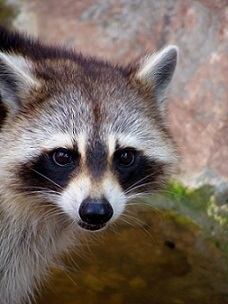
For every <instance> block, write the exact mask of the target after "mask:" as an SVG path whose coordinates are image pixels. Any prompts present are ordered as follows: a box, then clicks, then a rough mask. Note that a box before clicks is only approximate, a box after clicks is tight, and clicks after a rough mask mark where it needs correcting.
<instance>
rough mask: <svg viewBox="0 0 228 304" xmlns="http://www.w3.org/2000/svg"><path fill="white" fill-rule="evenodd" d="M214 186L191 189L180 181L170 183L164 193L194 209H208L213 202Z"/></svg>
mask: <svg viewBox="0 0 228 304" xmlns="http://www.w3.org/2000/svg"><path fill="white" fill-rule="evenodd" d="M213 193H214V187H213V186H210V185H204V186H201V187H200V188H198V189H190V188H188V187H185V186H183V185H181V184H180V183H171V182H170V183H169V184H168V188H167V191H166V192H165V193H164V195H165V196H166V197H167V198H169V199H171V200H174V201H178V202H180V203H181V204H183V205H184V206H186V207H188V208H190V209H191V210H194V211H206V210H207V209H208V207H209V206H210V204H211V196H212V195H213Z"/></svg>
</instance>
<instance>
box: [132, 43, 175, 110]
mask: <svg viewBox="0 0 228 304" xmlns="http://www.w3.org/2000/svg"><path fill="white" fill-rule="evenodd" d="M178 53H179V49H178V47H177V46H175V45H170V46H168V47H166V48H164V49H163V50H161V51H160V52H158V53H155V54H153V55H151V56H146V57H144V58H142V59H141V60H140V61H139V67H138V70H137V72H136V75H135V77H136V79H137V80H138V81H140V82H141V83H142V84H143V85H144V86H145V85H146V87H148V88H149V89H151V90H153V91H154V92H155V95H156V98H157V101H158V104H159V105H160V106H161V104H162V102H163V100H164V97H165V94H166V90H167V87H168V85H169V83H170V81H171V79H172V77H173V73H174V71H175V68H176V65H177V58H178Z"/></svg>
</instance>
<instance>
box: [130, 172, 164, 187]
mask: <svg viewBox="0 0 228 304" xmlns="http://www.w3.org/2000/svg"><path fill="white" fill-rule="evenodd" d="M158 172H159V171H158V170H157V171H155V172H152V173H150V174H148V175H146V176H144V177H143V178H141V179H139V180H138V181H137V182H135V183H134V184H132V185H131V186H130V187H129V188H127V189H126V191H125V193H128V192H129V191H131V190H132V188H134V187H135V186H138V185H139V184H140V183H141V182H142V181H144V180H146V179H147V178H149V177H151V176H154V175H156V174H157V173H158Z"/></svg>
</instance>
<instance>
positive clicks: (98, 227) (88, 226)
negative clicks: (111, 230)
mask: <svg viewBox="0 0 228 304" xmlns="http://www.w3.org/2000/svg"><path fill="white" fill-rule="evenodd" d="M78 225H79V226H80V227H81V228H82V229H84V230H89V231H97V230H101V229H103V228H105V226H106V223H104V224H95V225H94V224H87V223H85V222H83V221H81V220H80V221H79V222H78Z"/></svg>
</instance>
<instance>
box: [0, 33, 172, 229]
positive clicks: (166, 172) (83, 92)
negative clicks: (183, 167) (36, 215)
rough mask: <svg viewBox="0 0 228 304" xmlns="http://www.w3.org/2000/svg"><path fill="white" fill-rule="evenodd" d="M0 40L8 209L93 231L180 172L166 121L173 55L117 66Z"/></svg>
mask: <svg viewBox="0 0 228 304" xmlns="http://www.w3.org/2000/svg"><path fill="white" fill-rule="evenodd" d="M0 32H1V34H0V93H1V104H0V110H1V115H0V118H1V119H2V123H1V124H2V126H1V131H0V143H1V145H0V167H1V173H0V177H1V185H0V197H1V200H3V202H4V205H5V209H7V210H14V209H15V208H16V209H17V210H20V212H22V213H23V212H25V210H26V212H28V213H29V212H33V211H34V210H35V209H36V207H37V206H43V208H44V209H43V210H44V211H43V212H44V216H45V214H48V213H47V212H46V211H45V208H54V209H57V210H60V213H61V215H62V216H63V217H67V218H69V219H72V220H73V221H74V222H76V223H77V224H78V225H79V226H80V227H81V228H83V229H86V230H91V231H95V230H99V229H101V228H103V227H105V226H106V225H107V224H108V223H109V222H113V221H114V220H115V219H116V218H118V217H119V216H120V215H121V214H122V213H123V211H124V209H125V206H126V203H127V201H129V200H130V199H132V198H135V197H137V196H139V195H141V194H145V193H150V192H153V191H155V190H157V189H159V188H160V187H161V185H163V183H164V182H165V180H166V179H167V178H168V177H169V176H170V174H171V173H172V170H173V167H174V166H175V165H176V163H177V156H176V149H175V146H174V143H173V140H172V138H171V136H170V134H169V131H168V128H167V124H166V115H165V103H166V102H165V99H166V91H167V87H168V85H169V83H170V80H171V78H172V76H173V73H174V70H175V67H176V63H177V55H178V48H177V47H176V46H168V47H166V48H164V49H163V50H162V51H160V52H158V53H156V54H153V55H147V56H145V57H142V58H141V59H139V60H136V61H135V62H134V63H132V64H130V65H128V66H127V67H120V66H113V65H111V64H109V63H106V62H103V61H100V60H97V59H94V58H84V57H82V56H81V55H78V54H76V53H74V52H72V51H67V50H64V49H62V48H56V47H55V48H53V47H47V46H43V45H41V44H40V43H39V42H37V41H33V40H31V39H28V38H26V37H24V36H21V35H18V34H15V33H14V34H12V33H9V32H6V31H4V30H2V29H1V31H0ZM39 210H41V209H39ZM39 212H40V211H39Z"/></svg>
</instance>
